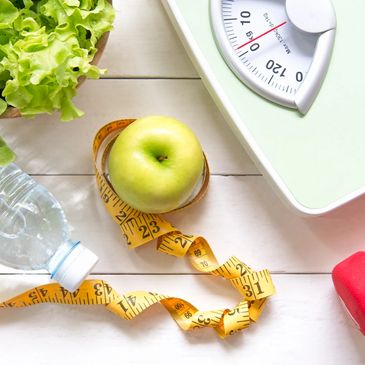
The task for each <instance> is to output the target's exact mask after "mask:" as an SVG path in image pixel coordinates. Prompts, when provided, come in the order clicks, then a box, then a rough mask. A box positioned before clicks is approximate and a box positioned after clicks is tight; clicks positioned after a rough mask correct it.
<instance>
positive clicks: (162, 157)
mask: <svg viewBox="0 0 365 365" xmlns="http://www.w3.org/2000/svg"><path fill="white" fill-rule="evenodd" d="M167 159H168V157H167V156H158V157H157V160H159V161H161V162H162V161H165V160H167Z"/></svg>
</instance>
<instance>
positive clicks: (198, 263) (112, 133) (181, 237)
mask: <svg viewBox="0 0 365 365" xmlns="http://www.w3.org/2000/svg"><path fill="white" fill-rule="evenodd" d="M134 120H135V119H122V120H117V121H113V122H111V123H108V124H107V125H105V126H103V127H102V128H101V129H100V130H99V131H98V133H97V134H96V135H95V138H94V142H93V155H94V164H95V173H96V182H97V186H98V190H99V194H100V196H101V198H102V200H103V202H104V205H105V207H106V209H107V211H108V212H109V214H110V215H111V217H112V218H113V219H114V221H115V222H116V223H117V224H118V225H119V227H120V229H121V231H122V234H123V236H124V238H125V240H126V242H127V245H128V247H129V248H135V247H138V246H141V245H144V244H146V243H148V242H150V241H152V240H154V239H157V249H158V250H159V251H161V252H164V253H166V254H169V255H173V256H176V257H184V256H186V257H187V258H188V259H189V261H190V263H191V265H192V266H193V267H194V268H195V269H196V270H198V271H200V272H202V273H208V274H211V275H214V276H220V277H223V278H224V279H227V280H228V281H229V282H230V283H231V284H232V285H233V286H234V287H235V288H236V289H237V290H238V291H239V292H240V293H241V294H242V295H243V297H244V302H242V303H245V302H246V303H247V306H246V308H247V309H246V312H245V313H244V314H243V313H242V308H243V304H239V308H241V309H240V311H241V312H240V314H241V315H242V321H243V322H238V323H242V324H241V326H242V327H240V326H238V327H237V328H239V329H243V328H246V327H247V323H246V320H245V319H244V318H247V317H246V316H248V318H249V319H250V320H252V321H257V319H258V318H259V316H260V314H261V312H262V310H263V308H264V305H265V302H266V298H267V297H269V296H271V295H273V294H275V287H274V285H273V282H272V279H271V275H270V273H269V271H268V270H262V271H258V272H257V271H254V270H252V269H251V268H250V267H249V266H247V265H246V264H245V263H243V262H241V261H240V260H239V259H238V258H237V257H231V258H230V259H229V260H228V261H226V262H225V263H224V264H223V265H219V263H218V261H217V259H216V257H215V256H214V253H213V251H212V249H211V247H210V246H209V244H208V242H207V241H206V240H205V239H204V238H203V237H201V236H194V235H186V234H183V233H182V232H180V231H179V230H178V229H177V228H175V227H174V226H173V225H172V224H171V223H169V222H167V221H166V220H165V219H164V218H163V217H162V216H161V215H158V214H147V213H143V212H140V211H138V210H136V209H133V208H132V207H130V206H129V205H128V204H127V203H125V202H124V201H122V200H121V199H120V198H119V196H118V195H117V194H116V192H115V191H114V189H113V187H112V185H111V183H110V181H109V179H108V174H107V172H106V165H107V159H108V156H109V152H110V149H111V147H112V145H113V143H114V141H115V139H116V138H117V136H118V135H119V133H120V132H121V131H122V130H123V129H124V128H126V127H127V126H128V125H129V124H131V123H133V122H134ZM208 182H209V167H208V163H207V160H206V159H205V169H204V176H203V181H202V184H201V188H200V191H199V192H198V193H197V194H196V196H195V197H194V199H193V200H192V201H190V202H189V203H188V204H187V206H188V205H191V204H194V203H196V202H197V201H199V200H200V199H201V198H202V197H203V195H204V194H205V192H206V190H207V187H208ZM183 208H184V207H182V208H179V209H183ZM236 308H237V307H236ZM170 313H172V312H170ZM173 317H174V319H175V320H176V321H177V317H175V316H174V315H173ZM177 322H178V321H177ZM236 330H237V329H236V327H235V329H233V332H232V331H230V330H227V331H225V332H224V333H226V334H227V333H231V332H232V333H234V332H236ZM219 333H220V334H222V332H219Z"/></svg>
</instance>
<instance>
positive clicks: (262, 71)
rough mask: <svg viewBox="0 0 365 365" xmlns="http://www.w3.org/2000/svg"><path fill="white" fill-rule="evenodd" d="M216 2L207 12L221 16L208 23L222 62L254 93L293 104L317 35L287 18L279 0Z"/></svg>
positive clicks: (309, 62)
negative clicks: (298, 26) (213, 31)
mask: <svg viewBox="0 0 365 365" xmlns="http://www.w3.org/2000/svg"><path fill="white" fill-rule="evenodd" d="M212 4H216V5H215V6H217V7H218V4H217V2H213V1H212ZM219 5H220V9H219V12H220V14H219V16H218V10H217V11H216V12H215V13H212V14H215V15H216V16H217V17H218V18H219V19H221V20H220V21H219V22H215V21H213V24H220V25H219V26H217V25H214V29H215V32H218V33H219V34H222V36H219V37H217V39H218V43H220V48H221V50H222V54H223V56H224V58H225V59H226V61H228V62H227V64H228V65H229V66H230V67H231V68H232V70H233V71H234V72H235V73H236V75H237V76H238V77H239V78H240V79H241V80H242V81H243V82H245V83H246V84H248V86H250V87H251V88H252V89H253V90H255V91H256V92H258V93H259V94H262V95H263V96H265V97H267V98H268V99H270V100H273V101H275V102H278V103H279V104H282V105H286V106H290V107H295V103H294V97H295V95H296V93H297V91H298V89H299V87H300V86H301V83H302V82H303V81H304V80H305V76H306V74H307V72H308V70H309V68H310V66H311V62H312V59H313V55H314V52H315V48H316V44H317V39H318V37H317V36H316V35H313V34H309V33H305V32H302V31H300V30H299V29H297V28H296V27H295V26H294V25H293V24H292V23H291V22H290V20H289V19H288V16H287V13H286V8H285V1H283V0H270V1H269V0H221V2H220V4H219ZM212 6H213V5H212ZM222 19H223V22H222ZM220 39H226V41H224V42H222V41H221V40H220ZM227 41H228V43H226V42H227ZM227 49H229V50H228V51H227ZM232 51H233V52H232Z"/></svg>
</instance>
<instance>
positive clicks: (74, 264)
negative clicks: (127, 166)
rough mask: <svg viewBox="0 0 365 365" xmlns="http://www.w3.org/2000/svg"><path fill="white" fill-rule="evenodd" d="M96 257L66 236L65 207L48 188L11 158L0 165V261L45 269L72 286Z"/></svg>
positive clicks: (12, 264) (82, 277) (77, 285)
mask: <svg viewBox="0 0 365 365" xmlns="http://www.w3.org/2000/svg"><path fill="white" fill-rule="evenodd" d="M97 261H98V258H97V256H96V255H95V254H93V253H92V252H91V251H90V250H88V249H87V248H86V247H84V246H83V245H81V244H80V242H72V241H71V239H70V234H69V229H68V223H67V220H66V216H65V213H64V211H63V209H62V207H61V205H60V204H59V203H58V201H57V200H56V199H55V197H54V196H53V195H52V194H51V193H49V192H48V190H47V189H46V188H44V187H43V186H42V185H39V184H38V183H37V182H36V181H35V180H34V179H33V178H31V177H30V176H29V175H27V174H26V173H24V172H23V171H22V170H20V169H19V168H18V167H17V166H16V165H15V164H10V165H7V166H6V167H2V168H1V167H0V262H1V263H2V264H5V265H7V266H10V267H14V268H16V269H22V270H37V269H46V270H48V271H49V272H50V273H51V274H52V277H54V279H55V280H57V281H58V282H59V283H60V284H61V285H63V287H64V288H65V289H67V290H70V291H74V290H76V289H77V288H78V287H79V286H80V285H81V283H82V281H83V280H84V279H85V278H86V276H87V275H88V274H89V272H90V271H91V269H92V268H93V266H94V265H95V264H96V262H97Z"/></svg>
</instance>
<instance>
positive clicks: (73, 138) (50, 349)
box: [0, 0, 365, 365]
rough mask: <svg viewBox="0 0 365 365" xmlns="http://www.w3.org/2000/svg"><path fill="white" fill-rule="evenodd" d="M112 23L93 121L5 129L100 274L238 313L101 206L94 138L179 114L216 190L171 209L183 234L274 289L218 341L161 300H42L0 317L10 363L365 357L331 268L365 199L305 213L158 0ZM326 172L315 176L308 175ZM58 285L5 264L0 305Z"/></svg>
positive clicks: (85, 104) (142, 1)
mask: <svg viewBox="0 0 365 365" xmlns="http://www.w3.org/2000/svg"><path fill="white" fill-rule="evenodd" d="M115 7H116V9H117V21H116V24H115V30H114V32H113V33H112V34H111V36H110V41H109V44H108V46H107V49H106V51H105V54H104V56H103V59H102V61H101V66H103V67H107V68H108V69H109V74H108V76H107V77H105V78H104V79H102V80H98V81H87V82H85V84H84V85H82V87H80V89H79V92H78V96H77V98H76V103H77V105H78V106H80V107H81V108H82V109H83V110H85V111H86V112H87V114H86V116H85V117H84V118H82V119H80V120H77V121H74V122H72V123H68V124H64V123H61V122H59V121H58V118H57V116H42V117H39V118H36V119H34V120H22V119H18V120H2V121H1V122H0V135H3V137H5V139H6V140H7V141H8V143H9V144H10V145H11V146H12V147H13V148H14V149H15V150H16V152H17V154H18V160H17V163H18V164H19V165H20V166H21V167H22V168H23V169H24V170H25V171H28V172H29V173H31V174H33V175H34V176H35V178H36V179H37V180H38V181H39V182H41V183H42V184H44V185H45V186H46V187H47V188H48V189H49V190H50V191H52V192H53V193H54V195H55V196H56V197H57V198H58V199H59V200H60V202H61V203H62V205H63V207H64V209H65V211H66V213H67V216H68V218H69V221H70V225H71V228H72V236H73V238H74V239H80V240H81V241H82V243H83V244H85V245H86V246H88V247H90V248H91V249H92V250H93V251H94V252H95V253H96V254H98V255H99V257H100V262H99V263H98V264H97V266H96V267H95V269H94V272H93V275H92V277H95V278H102V279H104V280H106V281H107V282H109V283H110V284H111V285H112V286H113V287H114V288H115V289H116V290H117V291H119V292H121V293H123V292H126V291H131V290H137V289H141V290H150V291H157V292H160V293H164V294H170V295H174V296H178V297H182V298H185V299H187V300H189V301H191V302H192V303H193V304H195V305H196V306H197V307H199V308H200V309H212V308H215V307H216V308H221V307H232V306H233V305H234V304H235V303H236V302H237V301H238V300H240V296H239V295H238V294H237V293H236V292H235V291H234V290H233V289H232V288H231V287H230V286H229V285H228V284H227V283H225V282H224V281H223V280H219V279H217V278H213V277H211V276H205V275H197V274H196V272H194V271H193V269H191V268H190V266H189V265H188V263H187V262H186V261H184V260H181V259H175V258H173V257H168V256H166V255H163V254H160V253H158V252H156V250H155V245H154V244H149V245H146V246H144V247H141V248H139V249H137V250H135V251H129V250H128V249H127V247H126V245H125V244H124V242H123V239H122V237H121V234H120V231H119V228H118V227H117V226H116V225H115V224H114V222H112V220H111V219H110V217H109V216H108V214H107V212H106V210H105V209H104V206H103V205H102V203H101V201H100V199H99V197H98V194H97V191H96V188H95V182H94V175H93V167H92V159H91V152H90V151H91V142H92V138H93V136H94V134H95V133H96V131H97V130H98V128H99V127H100V126H102V125H103V124H105V123H106V122H108V121H111V120H114V119H119V118H133V117H140V116H145V115H151V114H165V115H170V116H174V117H176V118H178V119H180V120H182V121H184V122H185V123H186V124H188V125H189V126H190V127H191V128H192V129H193V130H194V131H195V132H196V134H197V136H198V137H199V138H200V140H201V143H202V145H203V148H204V150H205V152H206V155H207V156H208V159H209V162H210V167H211V171H212V178H211V184H210V187H209V192H208V194H207V196H206V198H205V199H204V200H203V201H202V202H201V203H199V204H197V205H196V206H194V207H191V208H189V209H187V210H186V211H184V212H179V213H174V214H170V215H169V218H170V219H171V221H172V222H173V223H174V224H175V225H177V226H178V227H181V228H182V229H183V230H184V232H191V233H196V234H202V235H204V236H205V237H206V238H207V239H208V240H209V242H210V243H211V245H212V247H213V249H214V251H215V253H216V255H217V257H218V259H219V260H220V262H223V261H224V260H225V259H227V258H228V257H229V256H231V255H236V256H238V257H240V258H241V259H242V260H243V261H245V262H247V263H248V264H250V265H251V266H252V267H253V268H255V269H261V268H268V269H270V270H271V271H272V273H273V278H274V282H275V284H276V287H277V292H278V293H277V295H276V296H275V297H273V298H272V299H271V300H270V302H269V304H268V306H267V308H266V310H265V312H264V314H263V316H262V318H261V319H260V321H259V323H257V324H255V325H252V326H251V327H250V328H249V329H248V330H247V332H245V333H240V334H237V335H235V336H233V337H230V338H227V339H226V340H224V341H222V340H220V339H219V338H218V337H217V336H216V334H215V333H214V331H213V330H211V329H202V330H195V331H193V332H189V333H186V332H182V331H181V330H180V329H179V328H178V327H177V325H176V324H175V322H174V321H173V320H172V319H171V318H170V316H169V315H168V314H167V312H166V311H165V310H164V309H163V308H162V306H159V305H156V306H154V307H153V308H151V309H150V310H148V311H147V312H146V313H144V314H142V315H141V316H140V317H138V318H137V319H135V320H134V321H133V322H126V321H122V320H120V319H119V318H117V317H116V316H114V315H113V314H111V313H110V312H108V311H106V310H105V309H104V308H103V307H78V306H75V307H71V306H62V305H47V304H45V305H38V306H34V307H31V308H26V309H18V310H14V309H4V310H2V311H1V313H0V343H1V345H0V349H1V355H0V356H1V357H0V359H1V360H0V361H1V362H0V363H1V364H23V363H26V364H65V363H66V362H68V363H72V364H76V363H78V361H83V362H84V363H88V364H98V363H105V364H122V363H123V364H154V363H158V364H188V363H189V362H192V363H200V364H201V363H203V362H205V363H207V362H210V363H212V364H213V363H214V364H223V363H227V364H230V363H232V364H233V363H235V364H236V363H250V364H263V363H267V364H280V365H284V364H326V365H330V364H351V365H355V364H364V363H365V346H364V344H365V342H364V340H365V339H364V337H363V336H361V335H360V333H359V332H358V330H357V329H356V328H355V326H354V325H353V324H352V322H351V321H350V320H349V319H348V317H347V315H346V314H345V312H344V310H343V309H342V307H341V306H340V304H339V301H338V299H337V297H336V295H335V292H334V289H333V286H332V282H331V275H330V272H331V270H332V268H333V266H334V265H335V264H336V263H338V262H339V261H341V260H343V259H344V258H345V257H347V256H349V255H350V254H352V253H354V252H356V251H357V250H360V249H363V248H364V241H365V224H364V223H365V199H359V200H357V201H355V202H354V203H352V204H351V205H349V206H346V207H344V208H342V209H340V210H339V211H337V212H335V213H333V214H331V215H329V216H326V217H322V218H305V217H298V216H296V215H295V214H294V213H292V212H291V211H289V210H288V208H287V207H286V206H285V205H284V204H283V203H282V202H281V201H279V199H278V198H277V197H276V196H275V194H274V193H273V191H272V190H271V188H270V187H269V186H268V184H267V183H266V181H265V180H264V178H263V177H262V176H261V175H260V173H259V172H258V170H257V169H256V168H255V166H254V165H253V164H252V162H251V161H250V160H249V158H248V157H247V155H246V153H245V152H244V150H243V149H242V148H241V146H240V145H239V143H238V142H237V141H236V138H235V136H234V135H233V134H232V133H231V131H230V130H229V129H228V127H227V125H226V123H225V121H224V120H223V118H222V116H221V114H220V112H219V111H218V109H217V108H216V106H215V105H214V103H213V101H212V99H211V98H210V96H209V94H208V93H207V91H206V89H205V88H204V86H203V84H202V82H201V80H200V79H199V77H198V75H197V73H196V72H195V71H194V69H193V67H192V65H191V63H190V61H189V59H188V58H187V56H186V54H185V52H184V49H183V48H182V45H181V43H180V41H179V40H178V38H177V36H176V34H175V32H174V29H173V28H172V26H171V25H170V22H169V20H168V18H167V16H166V14H165V13H164V10H163V8H162V6H161V4H160V2H159V1H158V0H116V1H115ZM308 178H311V179H317V178H319V177H317V176H311V177H308ZM48 281H49V276H48V275H47V274H45V273H40V274H39V273H35V274H26V275H25V274H19V272H16V271H15V270H12V269H9V268H6V267H1V279H0V297H1V298H0V299H6V298H10V297H11V296H13V295H15V294H17V293H20V292H22V291H24V290H25V289H28V288H31V287H33V286H35V285H39V284H42V283H45V282H48Z"/></svg>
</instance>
